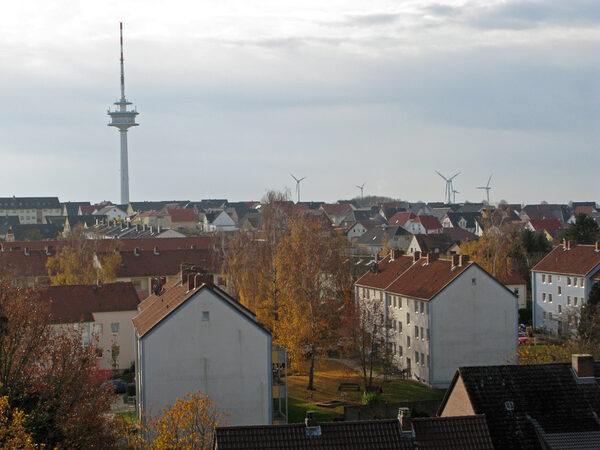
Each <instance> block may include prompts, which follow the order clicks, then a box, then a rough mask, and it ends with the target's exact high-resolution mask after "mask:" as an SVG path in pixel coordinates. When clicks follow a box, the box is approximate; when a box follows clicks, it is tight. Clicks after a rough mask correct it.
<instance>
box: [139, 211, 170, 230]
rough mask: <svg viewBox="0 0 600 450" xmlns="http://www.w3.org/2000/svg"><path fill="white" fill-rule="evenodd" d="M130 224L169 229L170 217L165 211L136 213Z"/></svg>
mask: <svg viewBox="0 0 600 450" xmlns="http://www.w3.org/2000/svg"><path fill="white" fill-rule="evenodd" d="M131 223H132V224H140V225H145V226H147V227H160V228H171V216H170V215H169V213H168V212H167V211H143V212H141V213H138V214H137V215H136V216H135V217H134V218H133V219H132V220H131Z"/></svg>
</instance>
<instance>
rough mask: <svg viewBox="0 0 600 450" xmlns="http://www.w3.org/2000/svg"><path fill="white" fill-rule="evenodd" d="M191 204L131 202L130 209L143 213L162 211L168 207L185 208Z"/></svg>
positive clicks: (171, 201)
mask: <svg viewBox="0 0 600 450" xmlns="http://www.w3.org/2000/svg"><path fill="white" fill-rule="evenodd" d="M188 203H189V200H163V201H154V202H152V201H146V202H129V205H128V206H129V207H131V209H132V210H133V211H135V212H143V211H160V210H161V209H164V208H166V207H169V206H170V207H172V208H176V207H179V208H183V207H184V206H185V205H187V204H188Z"/></svg>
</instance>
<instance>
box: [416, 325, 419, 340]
mask: <svg viewBox="0 0 600 450" xmlns="http://www.w3.org/2000/svg"><path fill="white" fill-rule="evenodd" d="M415 338H417V339H418V338H419V327H415Z"/></svg>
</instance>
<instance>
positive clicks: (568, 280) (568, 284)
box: [567, 277, 571, 286]
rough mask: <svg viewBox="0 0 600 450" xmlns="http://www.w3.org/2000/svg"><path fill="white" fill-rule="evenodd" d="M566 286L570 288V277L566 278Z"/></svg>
mask: <svg viewBox="0 0 600 450" xmlns="http://www.w3.org/2000/svg"><path fill="white" fill-rule="evenodd" d="M567 286H571V277H567Z"/></svg>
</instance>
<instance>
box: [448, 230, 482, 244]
mask: <svg viewBox="0 0 600 450" xmlns="http://www.w3.org/2000/svg"><path fill="white" fill-rule="evenodd" d="M444 233H446V234H447V235H448V236H450V239H452V240H453V241H455V242H464V241H472V240H475V239H477V235H476V234H475V233H471V232H470V231H467V230H463V229H462V228H458V227H451V228H444Z"/></svg>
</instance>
